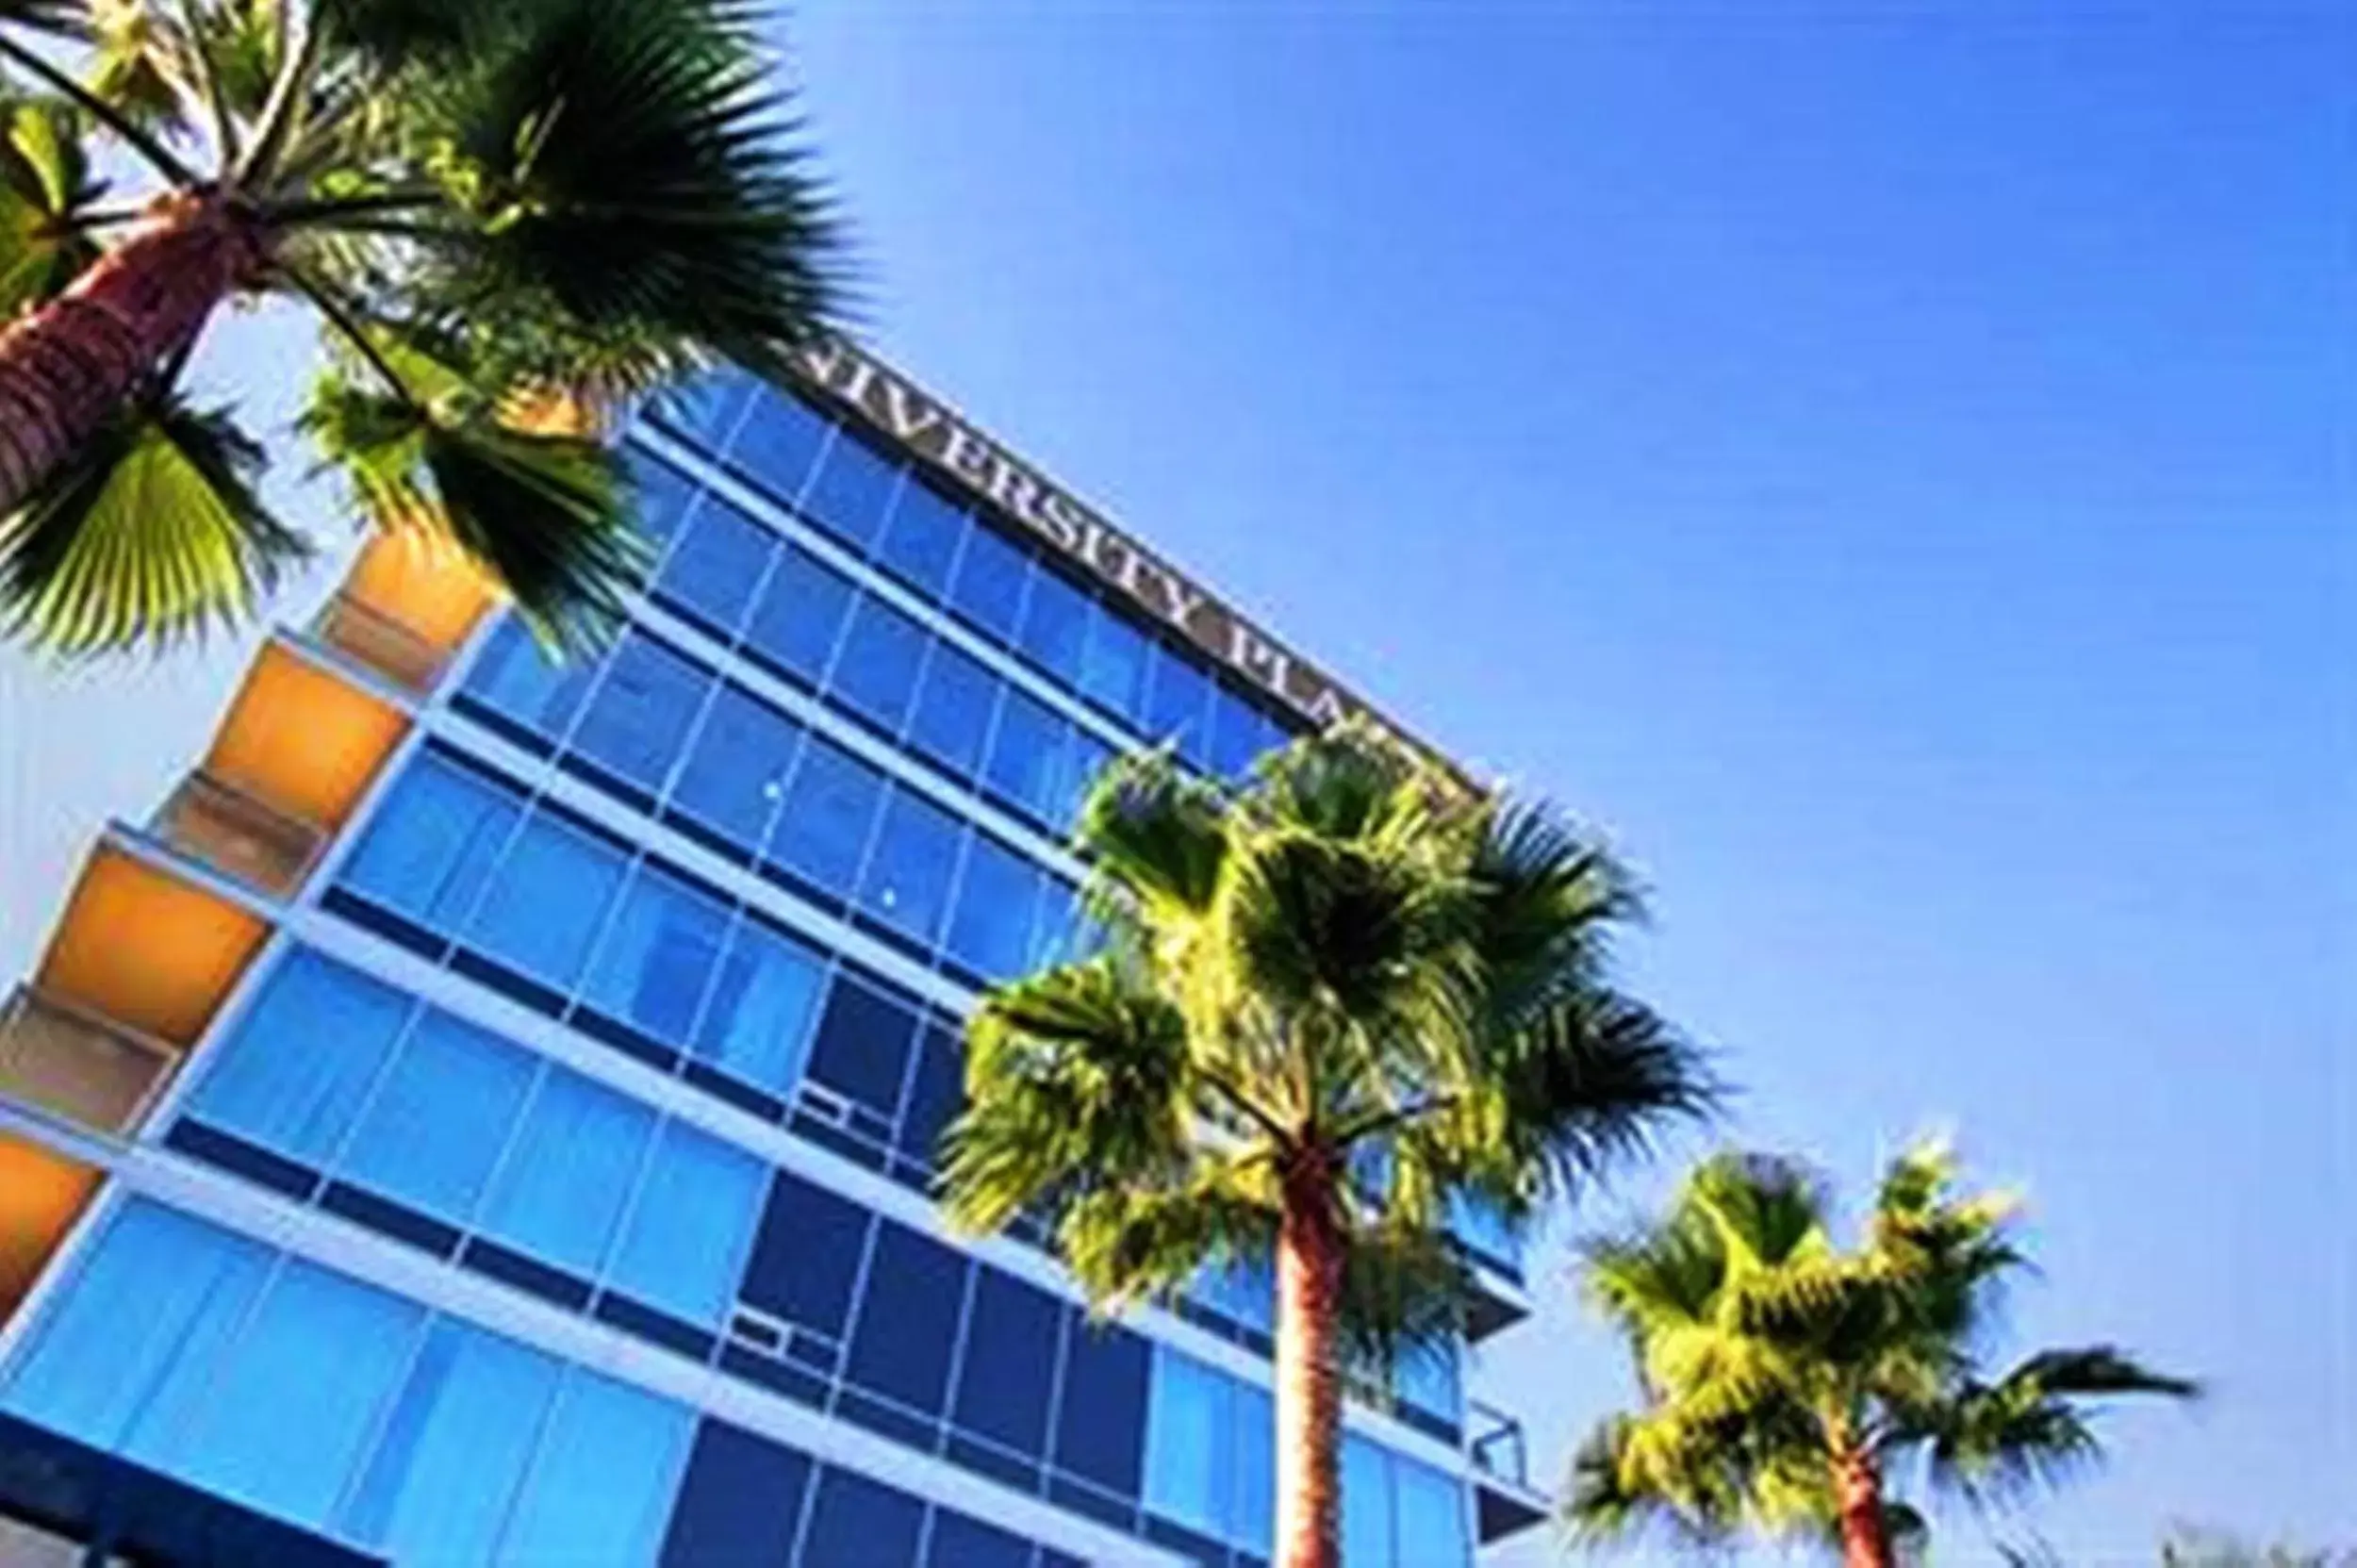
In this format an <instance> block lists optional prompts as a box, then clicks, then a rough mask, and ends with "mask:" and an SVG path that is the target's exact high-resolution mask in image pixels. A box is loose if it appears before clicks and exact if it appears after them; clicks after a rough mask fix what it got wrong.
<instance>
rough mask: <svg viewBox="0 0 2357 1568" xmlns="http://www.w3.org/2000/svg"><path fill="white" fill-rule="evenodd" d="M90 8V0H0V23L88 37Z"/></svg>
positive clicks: (39, 30)
mask: <svg viewBox="0 0 2357 1568" xmlns="http://www.w3.org/2000/svg"><path fill="white" fill-rule="evenodd" d="M90 9H91V8H90V0H0V27H23V28H25V29H26V30H27V31H30V32H37V33H49V34H52V35H54V36H56V37H58V38H72V39H82V38H88V37H89V36H90Z"/></svg>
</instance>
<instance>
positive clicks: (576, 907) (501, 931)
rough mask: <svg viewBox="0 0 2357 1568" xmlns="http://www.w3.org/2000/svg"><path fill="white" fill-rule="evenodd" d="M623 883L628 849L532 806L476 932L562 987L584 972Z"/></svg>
mask: <svg viewBox="0 0 2357 1568" xmlns="http://www.w3.org/2000/svg"><path fill="white" fill-rule="evenodd" d="M621 884H622V851H621V850H618V849H617V848H616V847H615V846H613V845H612V844H609V843H607V842H606V841H605V840H604V839H602V838H592V837H590V836H589V835H588V834H585V833H584V832H582V831H581V830H580V829H578V828H575V827H573V826H572V825H570V824H569V823H567V822H563V821H560V820H559V819H558V818H556V817H553V816H552V815H550V813H549V812H548V811H547V810H546V808H542V809H541V810H539V811H536V812H535V813H533V815H532V817H530V818H529V819H528V820H526V821H525V823H524V826H523V831H522V832H521V833H519V834H517V835H516V841H515V844H514V845H513V847H511V848H510V849H509V850H508V852H507V855H506V857H505V858H504V859H503V860H502V861H501V862H500V867H499V874H498V875H497V876H496V877H494V878H493V879H492V880H491V886H490V890H489V891H488V892H486V894H485V895H484V897H483V904H482V907H481V908H479V909H477V910H476V911H475V916H474V918H473V919H472V920H470V921H469V922H468V936H469V938H470V940H471V941H473V942H475V943H477V944H478V945H480V946H481V947H482V948H483V949H484V950H485V951H486V952H488V953H491V954H493V955H494V956H496V957H498V958H501V959H503V960H505V961H506V962H508V963H510V964H513V965H514V966H517V967H518V968H519V969H522V970H524V971H525V972H526V973H528V974H530V975H532V976H534V977H535V978H536V979H539V980H542V981H545V982H548V983H549V984H551V985H553V986H555V987H556V988H557V989H559V990H563V989H565V988H567V987H568V986H569V985H570V984H571V983H572V980H573V977H574V975H576V974H577V973H579V972H580V969H581V963H582V960H583V959H584V958H585V957H587V956H588V953H589V944H590V942H591V940H592V939H594V938H595V937H596V936H597V934H598V928H599V926H600V925H601V924H602V922H603V920H604V916H605V908H606V905H607V904H608V903H610V902H612V901H613V898H614V894H615V891H616V890H617V889H618V888H619V887H620V886H621Z"/></svg>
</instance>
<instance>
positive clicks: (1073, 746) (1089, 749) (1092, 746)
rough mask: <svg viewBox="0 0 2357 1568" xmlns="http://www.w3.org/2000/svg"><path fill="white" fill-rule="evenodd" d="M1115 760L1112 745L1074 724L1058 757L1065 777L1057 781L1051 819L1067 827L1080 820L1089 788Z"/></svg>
mask: <svg viewBox="0 0 2357 1568" xmlns="http://www.w3.org/2000/svg"><path fill="white" fill-rule="evenodd" d="M1058 762H1059V764H1060V768H1059V771H1060V774H1061V777H1060V778H1059V780H1058V783H1057V789H1056V810H1055V811H1054V813H1053V814H1051V816H1050V817H1049V820H1050V821H1052V822H1054V823H1055V824H1056V825H1057V826H1058V827H1066V828H1068V827H1070V826H1071V825H1072V824H1073V823H1075V822H1077V821H1079V820H1080V807H1081V806H1082V805H1083V804H1084V803H1085V802H1086V801H1087V800H1088V798H1089V791H1091V790H1093V789H1095V788H1096V780H1097V777H1098V776H1099V775H1100V774H1102V773H1103V772H1104V771H1105V769H1106V767H1108V766H1109V765H1110V764H1111V763H1112V762H1113V748H1112V747H1110V746H1108V745H1106V744H1105V743H1104V742H1103V741H1101V740H1099V739H1097V738H1096V736H1095V735H1093V734H1089V733H1088V732H1087V731H1085V730H1083V729H1081V728H1080V726H1079V725H1077V724H1076V725H1074V726H1073V728H1072V733H1071V734H1070V736H1068V737H1067V738H1066V740H1065V742H1064V750H1063V756H1062V757H1061V758H1059V759H1058Z"/></svg>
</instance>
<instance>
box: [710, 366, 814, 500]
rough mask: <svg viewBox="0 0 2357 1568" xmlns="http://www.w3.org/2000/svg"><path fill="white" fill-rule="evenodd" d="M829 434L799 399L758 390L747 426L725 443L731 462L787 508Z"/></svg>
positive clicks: (747, 415) (770, 389) (763, 388)
mask: <svg viewBox="0 0 2357 1568" xmlns="http://www.w3.org/2000/svg"><path fill="white" fill-rule="evenodd" d="M830 428H831V426H830V425H829V423H828V421H826V420H825V419H823V418H822V417H820V416H819V414H818V413H817V412H816V410H814V409H812V408H811V406H810V405H809V404H805V403H804V402H802V400H801V399H799V398H798V397H794V396H792V395H791V394H789V393H785V392H782V391H780V390H778V389H777V388H774V387H768V386H761V385H758V384H757V385H756V386H755V388H754V391H753V397H752V406H751V407H750V408H749V409H747V410H746V413H745V422H744V423H742V424H740V425H738V426H737V428H736V436H735V438H734V439H733V440H732V441H731V442H730V443H729V461H730V462H731V463H732V464H733V465H734V466H736V467H737V468H740V469H742V470H745V471H746V472H747V473H749V474H750V475H751V476H752V478H753V479H755V480H756V481H758V482H759V483H760V485H761V487H762V488H763V489H766V490H767V491H768V492H769V493H770V494H772V495H774V496H777V497H778V498H780V499H781V500H783V501H786V502H789V503H790V502H792V501H794V500H795V499H796V498H798V497H799V495H800V494H801V492H802V482H803V480H804V479H805V478H807V477H808V475H809V473H810V462H811V459H812V458H814V457H816V456H817V455H818V449H819V447H820V446H821V445H823V444H824V443H825V441H826V439H827V433H828V431H829V429H830Z"/></svg>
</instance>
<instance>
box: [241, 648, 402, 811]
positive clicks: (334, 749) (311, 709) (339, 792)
mask: <svg viewBox="0 0 2357 1568" xmlns="http://www.w3.org/2000/svg"><path fill="white" fill-rule="evenodd" d="M407 725H408V719H407V718H404V716H403V714H402V713H401V710H399V709H398V708H395V707H393V706H392V705H391V704H389V703H387V702H384V701H379V700H378V699H376V698H374V697H371V696H370V695H369V694H368V693H367V692H364V691H362V690H361V689H360V688H359V687H358V686H356V685H353V684H352V683H351V682H350V681H347V680H345V679H343V678H341V677H339V676H337V675H334V674H331V673H329V672H328V671H326V670H324V669H321V668H319V667H318V666H316V665H313V664H311V663H309V662H308V661H307V660H305V659H304V658H303V657H301V656H300V655H298V654H296V653H293V652H288V650H287V649H285V648H282V647H277V646H272V647H269V648H265V649H264V650H263V651H262V653H261V656H260V657H258V658H256V659H255V661H254V668H252V669H250V670H248V671H247V672H246V678H245V684H244V685H242V686H240V687H239V689H238V695H237V698H236V699H235V701H232V702H231V703H230V704H229V713H228V716H227V717H226V718H223V720H222V722H221V731H220V733H219V734H218V735H216V736H215V738H214V741H213V749H212V751H210V752H209V753H208V754H207V755H206V759H205V770H206V772H208V773H210V774H212V775H213V776H214V777H215V778H217V779H219V780H221V781H222V782H223V783H224V784H232V785H235V786H236V787H238V788H239V789H242V790H245V791H247V792H248V793H250V794H253V795H255V796H258V797H260V798H261V799H262V800H263V801H267V802H268V803H270V804H272V805H273V806H276V807H277V808H278V809H279V810H281V811H284V812H288V813H289V814H291V815H292V816H295V817H301V818H303V819H304V820H305V821H306V822H311V823H314V824H316V825H318V826H320V827H322V828H331V829H332V828H335V827H337V826H338V825H340V824H341V823H342V821H343V819H344V817H346V816H347V815H349V814H350V812H351V810H352V807H353V804H354V801H358V800H359V798H360V793H361V791H362V790H364V789H366V788H367V787H368V784H369V781H370V780H371V778H373V777H375V775H376V770H377V768H378V767H380V766H382V765H383V763H384V761H385V758H386V756H387V754H388V753H389V752H390V751H392V749H393V746H394V744H395V743H396V742H398V741H399V740H400V739H401V735H402V732H403V731H404V729H405V728H406V727H407Z"/></svg>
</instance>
